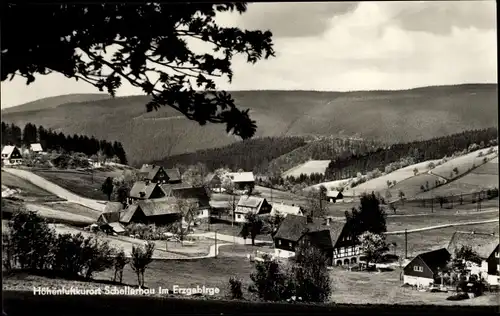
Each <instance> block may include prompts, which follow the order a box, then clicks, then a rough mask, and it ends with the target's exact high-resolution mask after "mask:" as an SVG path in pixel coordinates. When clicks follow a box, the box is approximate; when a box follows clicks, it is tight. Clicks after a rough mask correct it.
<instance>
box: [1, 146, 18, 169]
mask: <svg viewBox="0 0 500 316" xmlns="http://www.w3.org/2000/svg"><path fill="white" fill-rule="evenodd" d="M2 161H3V163H4V164H5V165H19V164H21V163H22V162H23V156H22V155H21V150H19V148H17V147H16V146H11V145H7V146H5V147H4V148H3V149H2Z"/></svg>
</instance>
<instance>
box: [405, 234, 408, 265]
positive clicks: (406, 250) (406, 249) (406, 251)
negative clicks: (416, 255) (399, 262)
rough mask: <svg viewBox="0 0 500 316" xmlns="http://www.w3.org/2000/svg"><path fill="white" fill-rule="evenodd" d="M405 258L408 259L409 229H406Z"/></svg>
mask: <svg viewBox="0 0 500 316" xmlns="http://www.w3.org/2000/svg"><path fill="white" fill-rule="evenodd" d="M405 259H408V230H407V229H405Z"/></svg>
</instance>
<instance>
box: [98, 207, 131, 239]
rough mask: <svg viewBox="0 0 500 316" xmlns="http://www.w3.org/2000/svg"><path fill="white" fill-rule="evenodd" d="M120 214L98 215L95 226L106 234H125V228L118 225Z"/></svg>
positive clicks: (114, 212) (113, 212)
mask: <svg viewBox="0 0 500 316" xmlns="http://www.w3.org/2000/svg"><path fill="white" fill-rule="evenodd" d="M121 214H122V213H121V212H120V211H112V212H103V213H101V215H99V218H98V219H97V221H96V224H97V225H98V226H99V228H100V229H101V230H104V231H106V232H108V233H116V234H122V233H124V232H125V227H124V226H123V224H122V223H120V216H121Z"/></svg>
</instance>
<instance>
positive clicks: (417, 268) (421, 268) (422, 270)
mask: <svg viewBox="0 0 500 316" xmlns="http://www.w3.org/2000/svg"><path fill="white" fill-rule="evenodd" d="M413 271H415V272H424V267H421V266H414V267H413Z"/></svg>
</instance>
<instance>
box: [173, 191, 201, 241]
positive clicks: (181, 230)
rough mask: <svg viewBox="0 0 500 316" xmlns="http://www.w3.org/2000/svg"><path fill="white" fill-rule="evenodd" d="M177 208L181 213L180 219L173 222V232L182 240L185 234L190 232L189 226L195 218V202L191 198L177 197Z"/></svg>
mask: <svg viewBox="0 0 500 316" xmlns="http://www.w3.org/2000/svg"><path fill="white" fill-rule="evenodd" d="M176 204H177V209H178V211H179V214H181V219H180V220H179V221H177V222H176V223H174V226H173V229H174V233H175V234H177V235H178V236H179V239H180V241H181V244H182V242H183V241H184V239H185V238H186V236H187V235H188V234H189V233H190V232H191V228H192V226H193V225H194V222H195V220H196V214H195V211H196V210H197V204H196V203H195V202H194V201H192V200H184V199H177V202H176Z"/></svg>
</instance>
